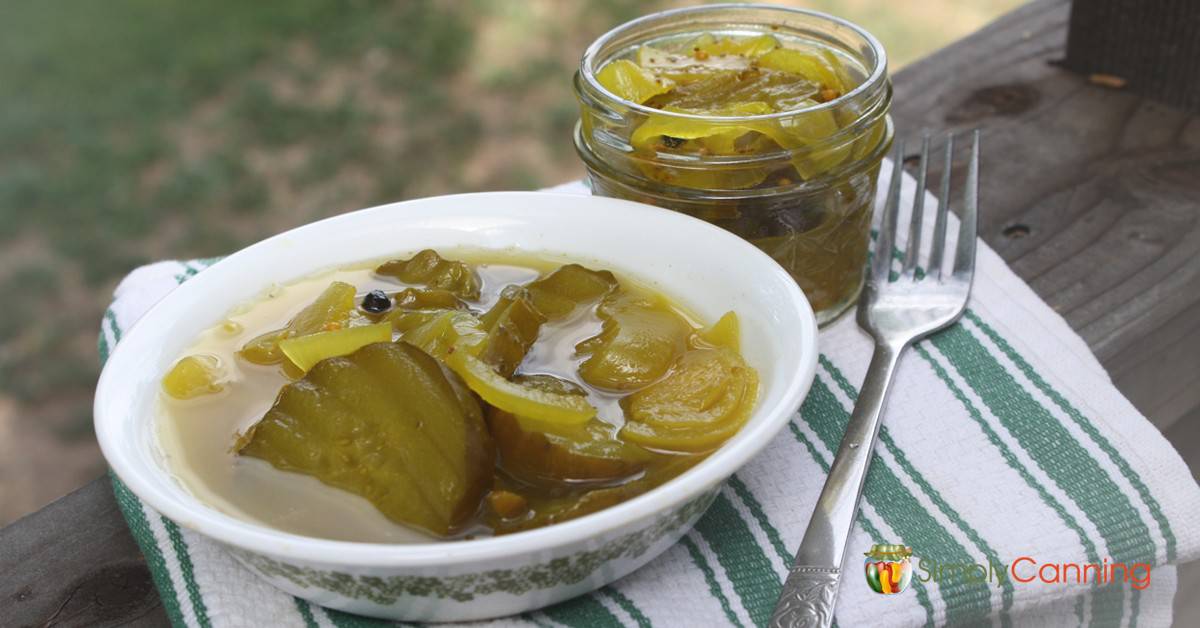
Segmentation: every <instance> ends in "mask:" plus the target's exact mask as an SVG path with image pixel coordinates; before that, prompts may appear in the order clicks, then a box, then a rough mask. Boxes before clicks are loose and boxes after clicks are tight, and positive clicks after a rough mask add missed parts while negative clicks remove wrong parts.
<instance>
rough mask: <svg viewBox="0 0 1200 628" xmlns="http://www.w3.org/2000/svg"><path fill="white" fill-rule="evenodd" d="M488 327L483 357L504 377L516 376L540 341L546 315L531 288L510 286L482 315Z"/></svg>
mask: <svg viewBox="0 0 1200 628" xmlns="http://www.w3.org/2000/svg"><path fill="white" fill-rule="evenodd" d="M479 320H480V323H482V324H483V328H484V329H485V330H486V331H487V338H486V339H485V340H484V341H483V345H482V346H481V349H480V352H479V359H480V360H483V362H484V363H486V364H488V365H490V366H491V367H492V368H494V369H496V372H497V373H499V374H500V375H501V376H502V377H505V378H508V377H512V376H513V373H516V372H517V367H518V366H520V365H521V361H522V360H524V359H525V354H526V353H529V349H530V347H532V346H533V343H534V342H536V341H537V337H538V331H539V330H540V329H541V327H542V323H544V322H546V316H545V315H543V314H542V313H541V311H539V310H538V308H536V307H534V305H533V300H532V298H531V297H530V295H529V291H528V290H526V289H525V288H522V287H520V286H508V287H506V288H505V289H504V291H503V292H501V293H500V300H499V301H497V302H496V304H495V305H494V306H492V309H490V310H488V311H487V313H485V314H484V315H483V316H482V317H481V318H480V319H479Z"/></svg>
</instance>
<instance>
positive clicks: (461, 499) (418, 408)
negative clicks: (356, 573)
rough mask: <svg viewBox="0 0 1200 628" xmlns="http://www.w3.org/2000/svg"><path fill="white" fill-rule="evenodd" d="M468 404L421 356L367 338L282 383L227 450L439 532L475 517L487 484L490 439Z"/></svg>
mask: <svg viewBox="0 0 1200 628" xmlns="http://www.w3.org/2000/svg"><path fill="white" fill-rule="evenodd" d="M470 403H473V400H471V399H470V398H469V397H463V396H460V395H459V394H456V392H455V390H454V388H453V386H452V385H451V383H450V382H449V381H448V380H447V378H446V376H445V375H444V373H443V372H442V369H441V367H440V366H439V365H438V363H437V361H436V360H434V358H432V357H430V356H429V355H428V354H426V353H424V352H423V351H421V350H420V349H417V348H416V347H414V346H412V345H410V344H408V343H404V342H398V343H391V342H382V343H376V344H371V345H367V346H365V347H363V348H361V349H359V350H358V351H355V352H354V353H352V354H350V355H347V356H342V357H335V358H329V359H327V360H323V361H321V362H320V363H318V364H317V365H316V366H315V367H313V368H312V370H310V371H309V372H308V374H307V375H305V376H304V378H303V379H300V380H299V381H296V382H293V383H291V384H288V385H286V386H284V387H283V390H282V391H281V392H280V394H279V397H278V398H277V400H276V401H275V404H274V405H273V406H272V407H271V409H270V410H269V411H268V412H267V413H266V415H264V416H263V418H262V420H260V421H259V422H258V423H257V424H255V425H254V426H253V427H252V428H251V429H250V430H249V431H248V432H247V433H246V434H244V435H242V436H241V437H240V438H239V439H238V443H237V444H236V449H237V451H238V453H240V454H241V455H244V456H251V457H255V458H261V459H263V460H265V461H267V462H269V463H271V464H272V465H274V466H275V467H276V468H278V469H281V470H284V471H292V472H297V473H303V474H306V475H311V476H313V477H315V478H317V479H318V480H320V481H321V482H324V483H325V484H328V485H330V486H333V487H336V488H340V489H342V490H346V491H349V492H351V493H354V494H357V495H360V496H362V497H364V498H366V499H367V500H368V501H370V502H371V503H372V504H374V505H375V507H376V508H378V509H379V510H380V512H382V513H383V514H384V515H386V516H387V517H388V518H390V519H392V520H394V521H397V522H399V523H403V524H406V525H410V526H413V527H416V528H419V529H422V530H425V531H427V532H429V533H431V534H434V535H437V536H441V537H445V536H449V535H452V534H454V533H455V532H456V531H458V530H459V528H460V527H461V526H463V525H464V524H466V523H467V522H469V520H470V519H471V518H472V517H474V515H475V514H476V512H477V511H478V509H479V505H480V500H481V499H482V498H483V496H484V494H486V493H487V491H488V490H489V489H490V487H491V484H492V468H493V464H494V451H493V448H492V443H491V438H490V436H489V435H488V432H487V429H486V426H485V425H484V423H483V420H482V418H481V413H480V411H479V409H478V407H476V408H474V409H473V410H471V409H470V408H469V407H467V406H468V405H469V404H470Z"/></svg>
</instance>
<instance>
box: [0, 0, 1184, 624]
mask: <svg viewBox="0 0 1200 628" xmlns="http://www.w3.org/2000/svg"><path fill="white" fill-rule="evenodd" d="M1068 13H1069V6H1068V4H1067V2H1066V0H1041V1H1039V2H1035V3H1033V4H1031V5H1027V6H1025V7H1023V8H1021V9H1019V10H1017V11H1016V12H1014V13H1011V14H1009V15H1007V16H1005V17H1003V18H1001V19H1000V20H998V21H997V22H995V23H993V24H991V25H990V26H988V27H986V28H984V29H983V30H981V31H979V32H978V33H975V34H974V35H972V36H970V37H968V38H966V39H964V40H962V41H960V42H958V43H956V44H954V45H951V46H950V47H948V48H945V49H943V50H941V51H940V52H938V53H936V54H934V55H932V56H930V57H929V58H927V59H925V60H923V61H921V62H919V63H916V64H914V65H912V66H910V67H907V68H905V69H904V70H903V71H901V72H899V73H898V74H897V75H896V77H895V102H894V108H893V115H894V117H895V119H896V124H897V128H898V130H899V133H900V135H901V136H903V137H906V138H908V139H909V140H910V141H909V143H908V145H909V146H914V145H919V144H917V143H914V142H912V141H911V140H912V139H914V138H918V137H919V136H920V134H921V132H922V131H923V130H925V129H929V130H934V131H940V130H946V129H952V130H966V129H969V128H973V127H979V128H982V129H983V135H984V141H983V146H984V149H985V150H984V157H983V172H984V177H983V187H982V189H981V196H982V202H981V208H982V223H981V226H980V231H981V235H982V236H983V237H984V239H985V240H987V242H988V243H989V244H990V245H991V246H992V247H993V248H995V249H996V250H997V251H998V252H999V253H1000V255H1001V256H1002V257H1003V258H1004V259H1005V260H1006V261H1007V262H1008V263H1009V264H1010V265H1011V266H1012V268H1013V269H1014V270H1015V271H1016V272H1017V274H1018V275H1020V276H1021V277H1023V278H1024V279H1025V280H1026V281H1028V282H1029V283H1030V284H1031V285H1032V286H1033V289H1034V290H1035V291H1036V292H1037V293H1038V294H1039V295H1041V296H1042V298H1044V299H1045V300H1046V301H1047V302H1048V303H1049V304H1050V305H1051V306H1053V307H1054V308H1055V309H1056V310H1058V311H1059V312H1061V313H1062V315H1063V316H1064V317H1066V319H1067V321H1068V322H1069V323H1070V324H1071V326H1072V327H1074V328H1075V329H1076V330H1077V331H1078V332H1079V333H1080V334H1081V335H1082V336H1083V338H1084V339H1085V340H1086V341H1087V342H1088V344H1089V345H1090V346H1091V348H1092V350H1093V351H1094V352H1095V353H1096V355H1097V356H1099V358H1100V360H1101V362H1103V363H1104V365H1105V367H1106V368H1107V369H1108V370H1109V373H1110V374H1111V375H1112V378H1113V381H1114V382H1115V383H1116V385H1117V387H1118V388H1120V389H1121V391H1122V392H1124V393H1125V394H1126V395H1127V396H1128V397H1129V398H1130V399H1131V400H1132V401H1133V403H1134V405H1136V406H1137V407H1138V408H1139V409H1141V411H1142V412H1143V413H1145V414H1146V416H1148V417H1150V420H1151V421H1152V422H1153V423H1154V424H1155V425H1156V426H1158V428H1159V429H1161V430H1162V431H1163V432H1164V433H1165V434H1166V436H1167V438H1168V439H1170V440H1171V441H1172V443H1174V444H1175V447H1176V448H1177V449H1179V451H1180V452H1181V453H1182V454H1183V456H1184V457H1185V458H1186V459H1187V460H1188V463H1189V464H1190V465H1191V468H1192V470H1193V473H1195V472H1197V471H1200V117H1198V116H1196V115H1191V114H1187V113H1184V112H1183V111H1182V110H1180V109H1176V108H1172V107H1170V106H1166V105H1163V104H1158V103H1157V102H1156V101H1154V100H1151V99H1148V98H1143V97H1141V96H1138V95H1137V94H1135V93H1132V92H1131V91H1129V90H1122V89H1114V88H1113V87H1110V86H1104V85H1101V84H1099V83H1098V82H1095V81H1089V80H1088V78H1087V77H1085V76H1083V75H1080V74H1075V73H1072V72H1069V71H1067V70H1065V69H1063V67H1062V65H1063V63H1062V62H1063V60H1064V55H1065V53H1066V38H1067V30H1068V29H1067V25H1068ZM1193 32H1194V31H1193ZM1193 67H1200V64H1194V65H1193ZM1197 78H1200V77H1197ZM1101 82H1108V83H1111V82H1112V81H1101ZM957 171H958V172H964V171H965V168H958V169H957ZM1180 574H1181V576H1180V591H1181V592H1183V591H1191V592H1200V569H1198V568H1195V567H1191V566H1189V567H1184V568H1183V569H1181V571H1180ZM1198 598H1200V596H1195V595H1186V594H1181V595H1179V596H1178V598H1177V600H1178V601H1177V612H1178V613H1179V616H1178V617H1177V619H1178V621H1179V625H1200V599H1198ZM166 623H167V619H166V616H165V615H164V613H163V610H162V608H161V605H160V603H159V600H158V596H157V594H156V593H155V591H154V589H153V585H152V583H151V581H150V577H149V573H148V571H147V569H146V566H145V563H144V561H143V560H142V556H141V554H140V553H139V552H138V549H137V546H136V545H135V544H134V542H133V539H132V537H130V535H129V533H128V531H127V530H126V528H125V524H124V521H123V520H122V518H121V515H120V512H119V511H118V510H117V506H116V504H115V502H114V501H113V496H112V491H111V489H110V486H109V483H108V478H107V477H103V478H99V479H97V480H95V481H94V482H92V483H91V484H88V485H87V486H85V487H83V488H81V489H79V490H78V491H76V492H74V493H72V494H70V495H68V496H66V497H64V498H62V499H60V500H58V501H57V502H55V503H53V504H51V505H50V506H48V507H46V508H45V509H43V510H41V511H40V512H37V513H34V514H32V515H30V516H28V517H25V518H24V519H21V520H20V521H17V522H16V523H14V524H12V525H10V526H8V527H7V528H5V529H3V530H0V625H4V626H27V625H28V626H34V625H37V626H42V625H69V626H76V625H78V626H82V625H87V626H127V625H137V626H140V625H164V624H166Z"/></svg>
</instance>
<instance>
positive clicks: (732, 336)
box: [696, 310, 742, 352]
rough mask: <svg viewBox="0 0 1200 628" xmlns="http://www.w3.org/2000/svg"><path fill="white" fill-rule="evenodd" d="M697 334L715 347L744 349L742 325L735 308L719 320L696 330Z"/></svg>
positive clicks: (734, 349) (735, 349) (738, 350)
mask: <svg viewBox="0 0 1200 628" xmlns="http://www.w3.org/2000/svg"><path fill="white" fill-rule="evenodd" d="M696 336H697V337H698V338H700V340H701V341H703V342H705V343H708V344H710V345H712V346H714V347H725V348H726V349H731V350H733V351H737V352H740V351H741V350H742V325H741V323H740V322H739V321H738V316H737V313H736V312H734V311H733V310H729V311H728V312H725V314H723V315H722V316H721V318H719V319H717V322H715V323H713V324H712V325H709V326H708V327H705V328H704V329H701V330H700V331H698V332H696Z"/></svg>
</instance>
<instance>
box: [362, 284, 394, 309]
mask: <svg viewBox="0 0 1200 628" xmlns="http://www.w3.org/2000/svg"><path fill="white" fill-rule="evenodd" d="M391 308H392V299H391V298H390V297H388V295H387V293H385V292H384V291H383V290H372V291H370V292H368V293H367V296H365V297H363V300H362V309H363V310H364V311H367V312H370V313H372V314H383V313H384V312H386V311H388V310H390V309H391Z"/></svg>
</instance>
